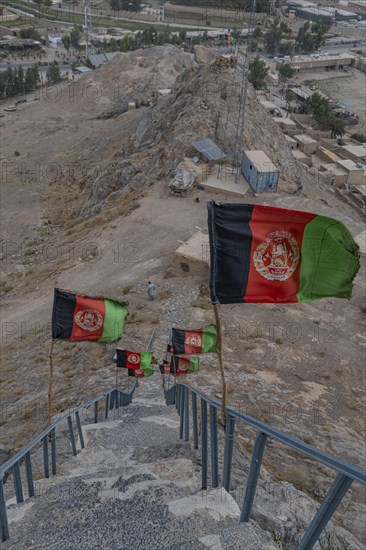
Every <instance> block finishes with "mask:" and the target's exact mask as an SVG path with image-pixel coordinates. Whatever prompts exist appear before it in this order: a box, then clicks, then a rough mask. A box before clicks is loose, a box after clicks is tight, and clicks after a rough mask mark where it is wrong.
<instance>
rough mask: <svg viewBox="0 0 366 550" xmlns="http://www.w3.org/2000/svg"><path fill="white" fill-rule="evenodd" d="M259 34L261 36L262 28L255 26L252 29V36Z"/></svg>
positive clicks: (256, 36) (255, 36) (257, 36)
mask: <svg viewBox="0 0 366 550" xmlns="http://www.w3.org/2000/svg"><path fill="white" fill-rule="evenodd" d="M261 36H262V29H261V28H260V27H258V26H257V27H256V28H255V29H254V31H253V38H260V37H261Z"/></svg>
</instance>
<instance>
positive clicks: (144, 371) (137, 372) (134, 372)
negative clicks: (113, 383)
mask: <svg viewBox="0 0 366 550" xmlns="http://www.w3.org/2000/svg"><path fill="white" fill-rule="evenodd" d="M152 374H154V366H153V365H152V364H151V365H149V367H144V368H140V369H128V376H137V377H139V378H146V377H147V376H151V375H152Z"/></svg>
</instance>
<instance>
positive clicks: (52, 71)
mask: <svg viewBox="0 0 366 550" xmlns="http://www.w3.org/2000/svg"><path fill="white" fill-rule="evenodd" d="M46 78H47V83H48V84H58V83H59V82H60V81H61V74H60V67H59V66H58V65H56V64H55V63H52V64H51V65H50V66H49V67H48V69H47V73H46Z"/></svg>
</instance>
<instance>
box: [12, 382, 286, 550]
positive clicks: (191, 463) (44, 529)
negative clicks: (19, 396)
mask: <svg viewBox="0 0 366 550" xmlns="http://www.w3.org/2000/svg"><path fill="white" fill-rule="evenodd" d="M118 416H119V418H118V420H109V421H107V422H104V423H100V424H89V425H86V426H83V433H84V439H85V449H83V451H80V452H78V454H77V456H73V457H72V458H68V459H66V460H64V461H63V462H62V463H61V464H60V466H59V473H58V475H57V476H56V477H54V478H51V479H42V480H39V481H37V482H36V495H35V496H34V497H33V498H31V499H28V500H26V502H25V503H23V504H19V505H17V504H12V505H11V506H10V507H9V522H10V525H9V527H10V537H11V538H10V540H9V541H7V542H6V543H4V545H3V548H4V550H8V549H17V550H25V549H27V550H28V549H37V550H41V549H42V550H43V549H44V550H46V549H47V550H76V549H78V550H89V549H90V550H91V549H93V550H94V549H95V550H97V549H98V550H100V549H108V550H119V549H121V550H122V549H123V550H138V549H147V550H155V549H156V550H163V549H166V550H168V549H169V550H175V549H177V550H178V549H180V550H188V549H192V550H200V549H207V548H210V549H211V550H221V549H230V550H235V549H238V550H239V549H243V550H261V549H263V550H271V549H272V550H274V549H275V548H278V547H277V546H274V545H273V542H271V540H270V539H271V537H270V535H269V534H268V533H265V532H264V531H261V530H260V529H259V527H258V526H257V525H256V524H254V523H253V524H252V523H249V524H239V508H238V505H237V504H236V502H235V500H234V499H233V497H232V496H231V495H229V494H228V493H227V492H226V491H225V490H224V489H222V488H220V489H214V490H207V491H203V490H201V488H200V477H199V475H200V471H199V461H200V457H199V453H198V451H195V450H194V449H192V447H191V444H190V443H189V442H183V441H180V440H179V429H178V426H179V417H178V415H177V413H176V410H175V407H167V406H166V405H165V402H164V401H163V391H162V388H161V383H160V378H159V377H158V376H156V377H154V378H150V379H148V380H142V381H141V383H140V386H139V388H138V389H137V392H136V393H135V397H134V401H133V403H132V404H131V405H129V406H128V407H125V408H123V409H119V411H118ZM111 417H112V418H113V416H112V415H111Z"/></svg>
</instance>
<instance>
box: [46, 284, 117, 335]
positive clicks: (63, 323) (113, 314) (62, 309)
mask: <svg viewBox="0 0 366 550" xmlns="http://www.w3.org/2000/svg"><path fill="white" fill-rule="evenodd" d="M127 305H128V302H121V301H120V300H117V299H115V298H105V297H102V296H84V295H83V294H76V293H75V292H68V291H66V290H60V289H58V288H55V295H54V302H53V312H52V338H62V339H64V340H73V341H86V342H102V343H104V342H114V341H116V340H119V339H120V338H121V336H122V333H123V330H124V327H125V321H126V317H127V315H128V309H127V307H126V306H127Z"/></svg>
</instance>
